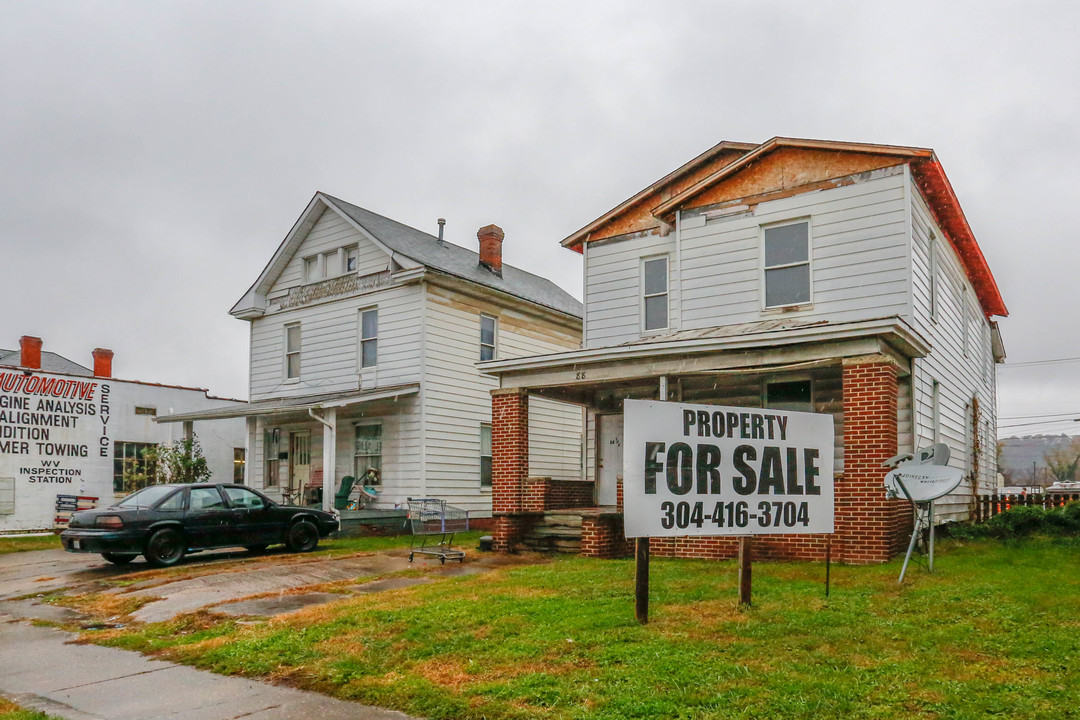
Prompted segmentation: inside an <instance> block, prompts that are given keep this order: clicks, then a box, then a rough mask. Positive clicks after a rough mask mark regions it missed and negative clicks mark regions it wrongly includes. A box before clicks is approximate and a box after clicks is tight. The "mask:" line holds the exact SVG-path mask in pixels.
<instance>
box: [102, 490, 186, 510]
mask: <svg viewBox="0 0 1080 720" xmlns="http://www.w3.org/2000/svg"><path fill="white" fill-rule="evenodd" d="M175 489H176V487H175V486H172V485H151V486H150V487H144V488H143V489H142V490H140V491H139V492H137V493H134V494H132V495H128V496H127V497H126V498H124V499H123V500H121V501H120V502H118V503H116V507H123V508H148V507H152V506H153V505H156V504H157V502H158V500H161V499H162V498H164V497H165V496H166V495H168V494H169V493H171V492H172V491H173V490H175Z"/></svg>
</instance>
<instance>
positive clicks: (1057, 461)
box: [1043, 436, 1080, 482]
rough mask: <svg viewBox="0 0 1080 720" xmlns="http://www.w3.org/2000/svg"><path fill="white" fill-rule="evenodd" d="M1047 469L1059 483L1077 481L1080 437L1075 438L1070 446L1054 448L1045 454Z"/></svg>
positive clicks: (1079, 460) (1079, 465) (1079, 466)
mask: <svg viewBox="0 0 1080 720" xmlns="http://www.w3.org/2000/svg"><path fill="white" fill-rule="evenodd" d="M1043 460H1045V461H1046V469H1047V470H1048V471H1049V472H1050V474H1051V475H1053V476H1054V478H1055V479H1057V481H1058V482H1072V481H1073V480H1076V470H1077V468H1080V436H1077V437H1074V438H1073V439H1072V440H1071V441H1070V442H1069V444H1067V445H1063V446H1061V447H1056V448H1052V449H1050V450H1047V451H1046V452H1045V453H1044V454H1043Z"/></svg>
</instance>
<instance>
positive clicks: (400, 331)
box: [251, 285, 475, 400]
mask: <svg viewBox="0 0 1080 720" xmlns="http://www.w3.org/2000/svg"><path fill="white" fill-rule="evenodd" d="M373 304H377V305H378V308H379V348H378V351H379V352H378V355H379V357H378V362H379V373H378V385H379V386H386V385H398V384H401V383H407V382H419V380H420V367H419V365H420V364H419V362H418V361H417V359H418V358H419V357H420V332H419V328H420V305H421V303H420V294H419V291H418V288H417V287H416V286H415V285H413V286H408V285H406V286H400V287H390V288H386V289H384V290H378V291H375V292H370V293H366V294H364V295H360V296H353V297H349V298H344V299H341V300H338V301H336V302H330V303H322V304H315V305H308V306H304V307H299V308H295V309H292V310H288V311H284V312H278V313H274V314H272V315H268V316H266V317H261V318H257V319H256V320H253V321H252V322H251V334H252V338H251V399H252V400H260V399H263V398H267V397H294V396H299V395H308V394H314V393H327V392H337V391H344V390H356V389H357V369H358V366H359V361H358V357H357V355H358V352H359V347H360V337H359V335H360V322H359V321H358V317H359V311H360V310H361V308H367V307H371V306H372V305H373ZM298 321H299V322H301V324H302V325H303V352H304V354H303V375H302V377H301V378H300V382H293V383H289V384H287V385H286V384H285V383H283V381H282V378H283V373H282V370H281V363H282V358H283V356H284V352H285V348H284V341H285V333H284V331H283V326H284V325H285V324H286V323H293V322H298ZM474 357H475V356H474Z"/></svg>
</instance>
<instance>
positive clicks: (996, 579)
mask: <svg viewBox="0 0 1080 720" xmlns="http://www.w3.org/2000/svg"><path fill="white" fill-rule="evenodd" d="M936 570H937V572H936V573H935V574H934V575H929V574H928V573H927V572H926V571H925V569H924V568H921V567H914V568H912V569H909V574H908V581H907V582H906V584H905V585H904V586H903V587H898V586H897V584H896V577H897V575H898V572H899V563H898V562H894V563H891V564H889V565H886V566H876V567H860V568H853V567H836V566H834V572H833V589H832V597H831V598H829V599H828V600H826V598H825V597H824V592H823V580H824V567H823V566H822V565H819V564H805V563H804V564H794V563H792V564H786V563H756V564H755V575H754V604H753V607H752V608H750V609H743V610H740V609H739V608H738V607H737V605H736V601H737V590H736V569H735V565H734V564H733V563H730V562H726V563H717V562H704V561H687V560H655V559H654V561H653V564H652V592H651V622H650V623H649V624H648V625H646V626H640V625H638V624H637V623H636V622H635V621H634V608H633V583H634V578H633V573H634V566H633V563H632V561H598V560H589V559H583V558H577V557H568V558H562V559H559V560H557V561H555V562H552V563H548V564H544V565H535V566H526V567H517V568H513V569H508V570H504V571H496V572H491V573H486V574H482V575H476V576H470V577H461V578H457V579H453V580H448V581H445V582H438V583H432V584H427V585H418V586H415V587H411V588H408V589H403V590H396V591H390V592H384V593H379V594H374V595H364V596H356V597H348V598H346V599H343V600H341V601H339V602H336V603H333V604H330V605H322V606H317V607H312V608H309V609H307V610H302V611H300V612H297V613H294V614H292V615H288V616H283V617H281V618H279V619H276V620H272V621H267V622H260V623H255V624H248V623H243V624H241V623H239V622H237V621H236V620H235V619H225V618H222V617H219V616H213V615H209V614H205V613H199V614H194V615H190V616H186V617H182V618H179V619H177V620H175V621H172V622H169V623H162V624H158V625H149V626H134V627H132V626H129V627H126V628H123V629H120V630H110V631H102V632H100V633H87V634H86V635H85V636H84V637H86V638H87V639H91V640H94V639H96V640H97V641H98V642H103V643H107V644H111V645H115V646H120V647H127V648H131V649H137V650H141V651H144V652H149V653H153V654H158V655H160V656H163V657H167V658H170V659H173V660H178V661H180V662H185V663H188V664H192V665H195V666H198V667H202V668H206V669H210V670H214V671H216V672H220V673H226V674H237V675H247V676H251V677H263V678H271V679H275V680H280V681H284V682H288V683H290V684H294V685H298V686H300V687H305V688H309V689H313V690H319V691H322V692H326V693H329V694H332V695H336V696H338V697H341V698H347V699H353V700H358V701H362V702H366V703H371V704H375V705H380V706H384V707H392V708H397V709H400V710H403V711H405V712H409V713H414V714H417V715H420V716H424V717H428V718H535V717H542V718H559V719H561V718H568V719H569V718H755V719H763V720H764V719H774V718H840V717H842V718H866V719H871V718H873V719H875V720H876V719H880V718H950V719H956V720H959V719H962V718H972V719H974V718H987V717H1002V718H1010V719H1015V718H1047V719H1050V718H1054V719H1057V718H1067V717H1080V545H1078V544H1077V541H1076V540H1075V539H1074V540H1057V541H1048V540H1029V541H1024V542H1013V543H1008V544H1003V543H1000V542H997V541H985V540H984V541H977V542H968V543H964V544H960V543H957V542H952V543H942V544H941V546H939V553H938V557H937V563H936Z"/></svg>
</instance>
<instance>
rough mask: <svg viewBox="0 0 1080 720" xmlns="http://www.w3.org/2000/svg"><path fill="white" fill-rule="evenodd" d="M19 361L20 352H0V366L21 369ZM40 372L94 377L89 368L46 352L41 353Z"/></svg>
mask: <svg viewBox="0 0 1080 720" xmlns="http://www.w3.org/2000/svg"><path fill="white" fill-rule="evenodd" d="M21 360H22V351H20V350H0V365H3V366H6V367H21V365H20V364H19V363H20V361H21ZM41 372H47V373H58V374H61V375H81V376H83V377H93V376H94V371H93V370H91V369H90V368H88V367H83V366H82V365H80V364H79V363H77V362H75V361H73V360H68V359H67V358H66V357H64V356H63V355H57V354H56V353H54V352H49V351H48V350H42V351H41Z"/></svg>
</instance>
